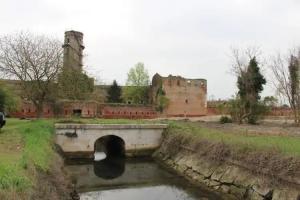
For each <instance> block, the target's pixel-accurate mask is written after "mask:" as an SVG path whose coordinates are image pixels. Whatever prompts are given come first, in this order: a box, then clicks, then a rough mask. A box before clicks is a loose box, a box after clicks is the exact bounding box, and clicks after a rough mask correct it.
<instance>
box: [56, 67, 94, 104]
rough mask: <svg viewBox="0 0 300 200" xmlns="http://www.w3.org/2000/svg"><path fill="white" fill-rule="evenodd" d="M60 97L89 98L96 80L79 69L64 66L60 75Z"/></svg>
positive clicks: (72, 98)
mask: <svg viewBox="0 0 300 200" xmlns="http://www.w3.org/2000/svg"><path fill="white" fill-rule="evenodd" d="M58 88H59V97H60V98H65V99H71V100H84V99H88V98H89V97H90V95H91V93H92V92H93V90H94V80H93V79H92V78H89V77H88V75H86V74H85V73H83V72H82V71H79V70H74V69H67V68H63V70H62V71H61V72H60V73H59V75H58Z"/></svg>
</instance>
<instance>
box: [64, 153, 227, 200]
mask: <svg viewBox="0 0 300 200" xmlns="http://www.w3.org/2000/svg"><path fill="white" fill-rule="evenodd" d="M66 170H67V172H68V174H69V175H70V177H71V179H72V182H73V184H74V185H75V187H76V190H77V191H78V193H79V195H80V199H81V200H94V199H95V200H96V199H97V200H201V199H203V200H207V199H209V200H218V199H224V197H222V196H221V195H219V194H216V193H213V192H211V191H208V190H207V189H205V188H204V187H201V186H199V185H197V186H196V185H193V184H191V183H189V181H187V180H186V179H184V178H183V177H180V176H178V175H177V174H175V173H174V172H173V171H171V170H169V169H166V168H165V167H162V166H161V165H160V164H158V163H157V162H155V161H154V160H153V159H152V158H134V159H133V158H132V159H125V158H113V159H109V158H107V159H105V160H102V161H98V162H78V161H77V162H76V163H74V162H67V165H66Z"/></svg>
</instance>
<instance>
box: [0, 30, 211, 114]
mask: <svg viewBox="0 0 300 200" xmlns="http://www.w3.org/2000/svg"><path fill="white" fill-rule="evenodd" d="M62 47H63V49H64V57H63V70H69V69H71V70H78V71H82V66H83V62H82V58H83V50H84V45H83V33H81V32H77V31H73V30H72V31H67V32H65V40H64V44H63V46H62ZM0 81H4V82H6V84H8V85H10V86H11V87H12V88H14V90H15V91H17V93H18V94H19V95H20V96H21V98H22V100H23V101H22V104H21V108H20V110H18V111H17V112H14V113H10V114H11V116H14V117H21V118H27V117H29V118H32V117H36V116H37V113H36V108H35V106H34V105H33V103H32V102H30V101H29V100H28V99H26V98H25V97H24V96H23V95H22V90H21V86H20V81H17V80H0ZM91 81H93V79H91ZM108 89H109V86H103V85H95V86H94V91H93V92H92V93H91V95H89V97H88V99H87V100H68V99H56V100H55V101H53V102H50V101H49V102H47V103H46V104H45V105H44V108H43V116H44V117H54V116H60V117H70V116H73V115H77V116H81V117H104V118H132V119H136V118H154V117H157V116H158V112H157V110H156V104H157V99H156V94H157V91H158V89H162V90H163V91H164V93H165V97H166V98H167V99H168V101H169V104H168V106H167V107H166V108H165V109H164V111H163V113H162V114H163V115H164V116H175V117H176V116H177V117H195V116H203V115H206V112H207V106H206V94H207V82H206V80H205V79H185V78H183V77H180V76H171V75H170V76H168V77H162V76H160V75H159V74H155V75H154V77H153V79H152V85H151V86H150V94H149V98H150V104H149V105H142V104H141V105H128V104H107V103H105V102H106V98H107V90H108Z"/></svg>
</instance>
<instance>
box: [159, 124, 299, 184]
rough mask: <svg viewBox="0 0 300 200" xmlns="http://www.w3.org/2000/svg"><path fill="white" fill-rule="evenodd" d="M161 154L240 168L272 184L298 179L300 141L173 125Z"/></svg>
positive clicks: (168, 131)
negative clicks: (191, 156)
mask: <svg viewBox="0 0 300 200" xmlns="http://www.w3.org/2000/svg"><path fill="white" fill-rule="evenodd" d="M160 150H161V152H164V153H165V154H166V155H169V156H170V157H176V156H177V155H181V156H183V157H184V156H187V157H188V156H189V155H193V156H194V158H193V159H194V160H195V161H197V160H205V161H206V162H207V163H212V165H213V166H219V165H224V166H226V165H227V166H230V165H232V164H234V165H236V166H241V167H243V168H244V169H247V170H248V171H250V172H251V173H253V174H254V176H257V175H258V176H260V177H264V176H267V177H269V178H270V179H266V180H270V182H271V183H272V184H275V183H277V182H279V183H283V182H290V183H296V182H297V181H296V180H297V179H298V180H299V178H300V170H299V169H300V137H293V136H270V135H263V134H262V135H247V134H238V133H230V132H223V131H222V130H217V129H213V128H205V127H202V126H201V124H199V123H192V122H173V121H172V122H169V128H168V129H167V131H166V134H165V135H164V139H163V144H162V145H161V147H160Z"/></svg>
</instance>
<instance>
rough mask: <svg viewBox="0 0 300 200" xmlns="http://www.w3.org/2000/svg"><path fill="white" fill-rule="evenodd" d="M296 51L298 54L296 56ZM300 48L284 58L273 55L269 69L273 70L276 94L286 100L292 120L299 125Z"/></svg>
mask: <svg viewBox="0 0 300 200" xmlns="http://www.w3.org/2000/svg"><path fill="white" fill-rule="evenodd" d="M297 53H298V56H296V55H297ZM299 59H300V50H298V52H291V53H290V54H289V55H288V56H286V57H285V58H284V57H283V56H282V55H280V54H278V55H277V56H276V57H273V59H272V62H271V64H270V69H271V71H272V72H273V82H274V84H273V86H274V87H275V89H276V91H277V93H278V95H279V96H280V97H282V98H283V99H284V100H287V101H288V103H289V106H290V108H291V109H292V110H293V114H294V122H295V123H296V124H298V125H300V75H299V73H300V63H299Z"/></svg>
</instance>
